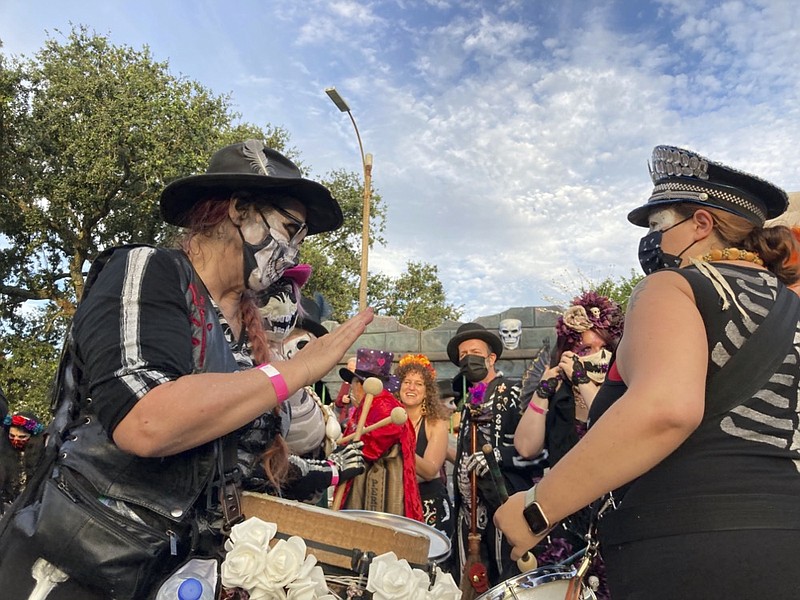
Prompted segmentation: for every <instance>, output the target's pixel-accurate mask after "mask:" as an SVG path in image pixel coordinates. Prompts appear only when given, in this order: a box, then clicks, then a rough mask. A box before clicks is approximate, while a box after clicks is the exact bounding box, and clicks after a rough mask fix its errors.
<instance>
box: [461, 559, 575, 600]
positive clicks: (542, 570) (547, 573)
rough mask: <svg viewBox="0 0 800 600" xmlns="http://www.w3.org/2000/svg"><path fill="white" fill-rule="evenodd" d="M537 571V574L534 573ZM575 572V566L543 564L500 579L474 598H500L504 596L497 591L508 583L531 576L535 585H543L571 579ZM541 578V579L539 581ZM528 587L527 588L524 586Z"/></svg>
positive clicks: (507, 586) (489, 599)
mask: <svg viewBox="0 0 800 600" xmlns="http://www.w3.org/2000/svg"><path fill="white" fill-rule="evenodd" d="M537 573H539V575H536V574H537ZM576 573H577V571H576V569H575V567H569V568H568V567H563V566H560V567H558V566H555V565H544V566H541V567H538V568H536V569H533V570H531V571H525V572H524V573H520V574H519V575H515V576H514V577H509V578H508V579H506V580H505V581H501V582H500V583H498V584H497V585H495V586H494V587H492V588H490V589H488V590H487V591H486V592H484V593H483V594H481V595H480V596H478V597H477V598H475V600H500V599H502V598H505V597H506V596H505V595H500V596H498V595H497V594H498V593H499V592H505V591H506V590H508V589H509V584H513V583H516V582H517V581H520V580H525V579H529V578H531V576H534V577H533V580H534V581H536V583H537V585H543V584H546V583H552V582H554V581H566V580H569V579H572V577H574V576H575V574H576ZM540 580H541V581H540ZM536 587H537V586H533V587H531V588H529V589H535V588H536ZM526 589H528V588H526Z"/></svg>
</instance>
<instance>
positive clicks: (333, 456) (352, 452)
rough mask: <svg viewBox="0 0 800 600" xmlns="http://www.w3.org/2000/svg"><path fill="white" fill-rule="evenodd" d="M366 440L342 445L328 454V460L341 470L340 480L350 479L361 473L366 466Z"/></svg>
mask: <svg viewBox="0 0 800 600" xmlns="http://www.w3.org/2000/svg"><path fill="white" fill-rule="evenodd" d="M363 448H364V442H361V441H359V442H350V443H349V444H347V445H346V446H340V447H339V448H337V449H336V450H334V451H333V452H331V453H330V454H329V455H328V462H329V463H331V464H332V465H333V466H334V467H335V468H336V469H337V470H338V472H339V481H340V482H343V481H348V480H349V479H352V478H353V477H355V476H356V475H361V473H363V472H364V469H365V468H366V464H365V463H364V453H363Z"/></svg>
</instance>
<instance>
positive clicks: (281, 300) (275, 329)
mask: <svg viewBox="0 0 800 600" xmlns="http://www.w3.org/2000/svg"><path fill="white" fill-rule="evenodd" d="M295 289H296V288H295V286H294V284H293V283H292V281H290V280H289V279H288V278H286V277H281V278H280V279H278V281H276V282H275V283H274V284H273V285H271V286H270V287H269V289H268V290H267V292H266V294H267V301H266V304H264V306H262V307H261V308H260V309H259V310H260V311H261V315H262V316H264V317H266V318H267V319H268V320H269V324H270V328H271V330H270V338H271V339H274V340H276V341H281V340H284V339H286V336H288V335H289V333H290V332H291V331H292V329H294V326H295V323H296V322H297V293H296V291H295Z"/></svg>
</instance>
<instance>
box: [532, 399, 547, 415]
mask: <svg viewBox="0 0 800 600" xmlns="http://www.w3.org/2000/svg"><path fill="white" fill-rule="evenodd" d="M528 408H530V409H531V410H532V411H533V412H535V413H539V414H540V415H543V414H545V413H546V412H547V409H546V408H542V407H541V406H539V405H538V404H536V403H535V402H534V401H533V400H531V401H530V404H528Z"/></svg>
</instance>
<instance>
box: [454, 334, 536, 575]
mask: <svg viewBox="0 0 800 600" xmlns="http://www.w3.org/2000/svg"><path fill="white" fill-rule="evenodd" d="M502 353H503V344H502V342H501V340H500V337H499V336H498V335H497V334H496V333H495V332H493V331H489V330H487V329H486V328H485V327H484V326H483V325H480V324H478V323H464V324H463V325H461V326H460V327H459V328H458V330H457V331H456V334H455V335H454V336H453V337H452V338H451V339H450V341H449V342H448V344H447V356H448V358H449V359H450V362H452V363H453V364H454V365H457V366H458V368H459V376H458V378H457V379H458V380H460V381H462V382H463V386H464V387H465V388H466V394H465V396H466V398H467V399H466V401H465V402H464V405H463V408H462V411H461V426H460V427H459V431H458V437H457V439H456V456H455V462H454V466H453V488H454V491H455V502H454V505H455V514H456V533H455V540H454V544H453V559H454V566H455V568H456V569H457V572H456V573H454V575H455V576H456V577H458V576H459V575H461V574H462V572H463V570H464V565H465V564H466V561H467V554H468V552H467V537H468V534H469V532H470V517H471V510H472V507H471V505H470V500H471V473H472V472H473V471H475V472H476V473H477V475H478V478H477V479H478V490H477V504H476V507H475V510H476V511H477V520H478V533H480V535H481V550H480V552H481V562H482V563H483V564H484V565H485V566H486V568H487V575H488V585H490V586H491V585H495V584H497V583H499V582H500V581H502V580H503V579H506V578H508V577H511V576H512V575H515V574H517V573H519V569H517V566H516V564H514V562H513V561H512V560H511V559H510V551H511V547H510V546H509V545H508V544H507V542H506V540H505V538H504V536H503V535H502V533H501V532H500V531H499V530H497V529H496V528H495V527H494V524H493V523H492V516H493V514H494V511H495V510H496V509H497V507H498V506H499V502H500V501H499V497H498V496H497V493H496V486H495V485H494V483H493V482H492V479H491V476H490V472H489V468H488V465H487V462H486V458H485V456H484V454H483V452H482V451H481V449H482V447H483V445H484V444H486V443H488V444H491V446H492V448H493V450H494V455H495V459H496V460H497V463H498V465H499V467H500V471H501V473H502V476H503V478H504V480H505V484H506V487H507V488H508V491H509V492H515V491H517V490H520V489H526V488H527V487H528V486H529V485H530V482H531V480H532V479H533V477H534V475H535V474H536V473H540V472H541V471H540V470H539V467H538V466H537V462H536V461H533V460H526V459H523V458H522V457H521V456H520V455H519V453H518V452H517V450H516V449H515V448H514V431H515V430H516V429H517V425H518V423H519V419H520V414H521V413H520V407H519V393H520V390H519V386H517V385H512V384H511V383H510V382H509V381H507V380H506V379H505V378H504V377H503V375H502V374H501V373H499V372H498V371H497V369H496V363H497V359H498V358H500V356H501V355H502ZM473 419H474V420H475V421H476V422H477V423H478V438H477V439H476V443H475V446H476V447H477V449H478V451H477V452H473V451H472V447H473V442H472V435H471V427H470V421H471V420H473Z"/></svg>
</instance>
